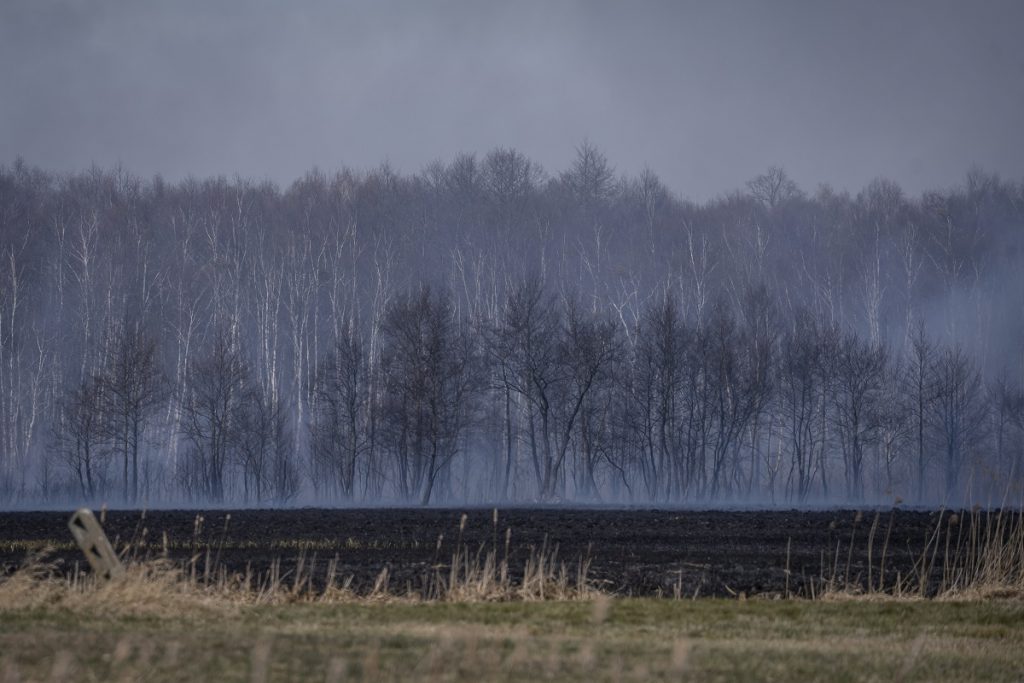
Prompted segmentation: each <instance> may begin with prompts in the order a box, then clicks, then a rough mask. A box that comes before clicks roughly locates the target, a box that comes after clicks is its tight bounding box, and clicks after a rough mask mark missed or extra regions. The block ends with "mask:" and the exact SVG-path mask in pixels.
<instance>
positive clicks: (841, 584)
mask: <svg viewBox="0 0 1024 683" xmlns="http://www.w3.org/2000/svg"><path fill="white" fill-rule="evenodd" d="M895 515H896V511H895V510H894V511H893V513H892V514H890V515H889V521H888V524H887V525H886V526H885V528H884V529H883V528H881V526H880V524H879V520H880V518H881V515H880V513H878V512H876V513H875V515H874V517H873V521H872V523H871V525H870V527H869V528H868V531H867V537H866V540H862V541H858V526H859V523H860V521H861V520H862V515H861V513H859V512H858V513H857V519H856V520H855V524H854V526H853V530H852V531H851V535H850V539H849V541H848V542H847V543H846V544H845V547H844V543H843V541H842V540H841V539H837V541H836V545H835V548H834V549H833V550H830V551H829V555H828V556H827V557H826V556H825V555H824V554H823V556H822V572H821V577H820V579H819V580H818V581H817V582H811V584H810V591H811V595H810V596H809V597H811V598H823V599H829V600H836V599H844V598H845V599H848V598H853V597H857V598H865V597H867V598H918V599H925V598H934V599H942V600H975V599H980V600H984V599H990V598H1013V599H1022V598H1024V514H1022V513H1021V512H1020V511H1012V510H1005V509H997V510H986V509H982V508H981V507H980V506H976V507H974V508H973V509H972V510H969V511H962V510H961V511H950V510H940V511H938V512H937V513H936V520H935V523H934V525H933V526H932V528H931V529H930V531H929V532H928V535H927V537H926V538H925V539H924V544H923V549H922V550H921V551H920V553H919V554H918V556H917V558H916V559H915V561H914V565H913V570H912V571H910V572H908V573H901V572H899V571H896V572H895V574H894V573H893V571H892V570H891V569H890V568H887V566H886V561H887V559H889V557H890V553H891V551H892V547H891V546H890V539H891V533H892V524H893V518H894V517H895ZM858 542H862V543H866V544H867V557H868V561H867V567H866V576H865V575H864V568H862V569H861V570H859V571H857V570H855V569H854V568H853V567H852V564H851V558H852V556H853V548H854V546H855V544H856V543H858ZM876 562H877V564H876Z"/></svg>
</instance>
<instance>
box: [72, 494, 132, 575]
mask: <svg viewBox="0 0 1024 683" xmlns="http://www.w3.org/2000/svg"><path fill="white" fill-rule="evenodd" d="M68 528H69V529H71V535H72V536H74V537H75V541H76V542H77V543H78V547H79V548H81V549H82V552H83V553H85V559H87V560H89V566H91V567H92V570H93V572H95V573H96V575H97V576H101V577H103V578H104V579H112V578H114V577H115V576H120V575H121V574H123V573H124V567H123V566H122V565H121V560H119V559H118V558H117V553H115V552H114V548H113V547H112V546H111V545H110V541H109V540H107V535H106V534H105V533H103V527H101V526H100V523H99V522H97V521H96V517H95V516H94V515H93V514H92V510H90V509H88V508H82V509H81V510H78V511H77V512H75V514H73V515H71V519H69V520H68Z"/></svg>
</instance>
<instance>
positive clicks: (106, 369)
mask: <svg viewBox="0 0 1024 683" xmlns="http://www.w3.org/2000/svg"><path fill="white" fill-rule="evenodd" d="M111 334H112V336H113V337H114V338H113V340H112V342H111V344H110V348H111V351H110V354H109V356H108V357H107V359H106V362H105V363H104V366H103V369H102V371H101V372H100V374H99V376H98V382H99V385H100V389H101V391H100V395H101V396H102V398H103V415H104V422H105V425H106V429H107V432H108V435H109V438H110V441H111V443H112V444H113V446H114V448H115V450H116V451H117V452H118V453H119V454H120V455H121V461H122V488H121V495H122V496H123V498H124V500H125V501H130V502H134V501H136V500H137V499H138V495H139V446H140V443H141V439H142V437H143V434H144V432H145V429H146V425H147V423H148V422H149V420H150V419H151V418H152V417H153V415H154V414H155V413H156V412H157V410H158V409H159V408H160V406H161V404H162V403H163V401H164V400H165V399H166V396H167V391H166V383H165V381H164V377H163V373H162V372H161V371H160V368H159V365H158V362H157V354H156V350H157V347H156V339H154V338H153V337H151V336H149V335H147V334H146V333H145V332H144V331H142V330H141V329H140V328H139V327H138V326H134V325H125V326H121V327H119V328H115V329H114V330H113V331H112V333H111Z"/></svg>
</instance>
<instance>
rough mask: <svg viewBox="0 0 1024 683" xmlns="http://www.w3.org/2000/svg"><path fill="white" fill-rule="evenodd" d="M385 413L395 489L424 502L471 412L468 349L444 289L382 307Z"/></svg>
mask: <svg viewBox="0 0 1024 683" xmlns="http://www.w3.org/2000/svg"><path fill="white" fill-rule="evenodd" d="M382 333H383V340H382V342H383V346H382V350H381V371H382V374H383V384H384V387H383V388H384V394H385V396H384V420H385V428H386V430H387V436H388V441H389V443H390V446H391V449H392V453H393V456H394V460H395V466H396V470H397V480H398V485H399V492H400V494H401V495H402V496H403V497H405V498H412V497H413V496H416V497H417V498H418V499H419V502H420V504H422V505H427V504H428V503H430V501H431V498H432V496H433V493H434V489H435V486H436V484H437V482H438V478H439V476H440V475H441V474H442V472H443V471H445V469H446V468H447V466H448V465H449V464H450V463H451V461H452V459H453V458H454V457H455V456H456V455H457V453H458V452H459V447H460V437H461V436H462V435H463V431H464V430H465V429H466V427H467V426H468V423H469V420H470V411H471V409H472V406H471V405H470V400H469V398H470V394H471V392H472V391H473V389H474V386H475V384H474V379H475V378H474V371H475V368H474V364H475V359H474V353H473V351H472V349H471V344H470V340H469V336H468V335H467V334H466V333H465V332H464V331H463V330H462V329H460V327H459V325H458V321H457V320H455V318H454V315H453V311H452V307H451V302H450V300H449V299H448V297H447V295H445V294H434V293H433V292H432V291H431V290H430V288H429V287H423V288H421V289H420V290H419V291H418V292H415V293H410V294H405V295H402V296H398V297H396V298H395V300H394V301H393V302H392V303H391V305H390V306H389V308H388V311H387V314H386V315H385V320H384V326H383V329H382Z"/></svg>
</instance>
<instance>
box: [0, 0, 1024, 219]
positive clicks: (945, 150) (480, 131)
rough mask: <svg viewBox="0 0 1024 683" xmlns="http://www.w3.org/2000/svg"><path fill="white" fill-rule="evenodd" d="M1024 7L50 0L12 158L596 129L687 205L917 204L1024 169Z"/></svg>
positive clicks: (545, 159)
mask: <svg viewBox="0 0 1024 683" xmlns="http://www.w3.org/2000/svg"><path fill="white" fill-rule="evenodd" d="M1022 23H1024V6H1022V5H1021V3H1019V2H1015V1H1014V0H1007V1H1000V0H989V1H986V2H971V3H964V2H951V1H945V0H941V1H932V0H927V1H924V0H911V1H907V2H898V3H894V2H881V1H870V2H858V3H838V2H798V1H793V0H787V1H784V2H771V3H765V2H715V3H693V2H654V1H650V2H640V3H615V2H516V3H479V2H431V3H423V2H373V3H352V2H341V3H338V2H300V3H287V4H282V3H273V2H244V3H242V2H225V3H209V2H173V3H132V2H110V1H107V2H53V1H51V0H43V1H39V2H36V1H32V2H28V1H25V0H16V1H15V2H8V3H4V7H3V8H2V9H0V64H2V65H3V66H2V67H0V91H2V92H3V93H5V95H4V96H3V97H2V98H0V122H2V125H0V158H2V159H6V160H8V161H9V160H12V159H13V158H14V157H15V156H23V157H25V158H26V159H27V160H29V161H30V162H31V163H34V164H38V165H40V166H43V167H45V168H48V169H53V170H64V171H70V170H78V169H82V168H86V167H88V166H90V165H91V164H94V163H95V164H98V165H100V166H103V167H110V166H113V165H116V164H123V165H124V166H125V167H126V168H129V169H131V170H132V171H133V172H136V173H141V174H143V175H152V174H157V173H159V174H163V175H164V176H165V177H167V178H168V179H171V180H176V179H180V178H183V177H186V176H189V175H195V176H198V177H206V176H211V175H218V174H227V175H228V176H231V175H234V174H236V173H238V174H241V175H242V176H244V177H253V178H256V179H264V178H268V179H272V180H274V181H277V182H278V183H280V184H283V185H287V184H289V183H290V182H292V181H293V180H295V179H296V178H298V177H299V176H301V175H302V174H303V173H304V172H305V171H306V170H307V169H309V168H310V167H312V166H319V167H321V168H325V169H328V170H332V169H337V168H341V167H342V166H348V167H354V168H362V169H365V168H370V167H373V166H376V165H377V164H378V163H380V162H381V160H387V161H388V162H390V163H391V164H392V165H393V166H394V167H396V168H397V169H398V170H401V171H404V172H417V171H420V170H421V169H422V168H423V167H425V166H426V165H427V164H428V163H429V162H431V161H433V160H435V159H447V158H449V157H450V156H451V154H452V153H453V152H455V151H459V150H464V151H478V150H486V149H491V148H493V147H496V146H506V147H514V148H516V149H518V150H520V151H522V152H523V153H525V154H526V155H527V156H529V157H530V158H531V159H533V160H535V161H537V162H539V163H540V164H542V165H543V166H544V167H546V168H549V169H551V168H564V167H566V166H567V165H568V164H569V163H570V162H571V160H572V158H573V155H574V147H575V146H576V145H577V144H578V143H579V142H580V141H581V140H583V139H585V138H586V139H589V140H591V141H592V142H595V143H596V144H598V145H600V147H601V148H602V149H603V150H604V151H605V152H606V153H607V155H608V156H609V158H610V159H612V160H613V161H614V163H615V166H616V169H617V170H618V171H619V172H623V173H628V174H631V175H632V174H636V173H638V172H639V171H640V170H641V169H642V168H643V167H644V166H645V165H646V166H649V167H650V168H652V169H653V170H654V171H655V172H657V173H658V174H659V176H661V177H662V179H663V180H664V181H665V183H666V185H668V187H669V188H670V189H671V190H672V191H673V192H675V193H676V194H678V195H679V196H681V197H689V198H693V199H696V200H699V201H703V200H705V199H708V198H711V197H714V196H716V195H719V194H721V193H723V192H727V191H731V190H732V189H734V188H736V187H740V186H741V185H742V184H743V183H744V182H745V181H746V180H747V179H749V178H751V177H753V176H754V175H755V174H757V173H760V172H762V171H763V170H764V169H765V168H767V167H768V166H771V165H780V166H782V167H784V168H786V169H787V171H788V172H789V174H790V175H791V176H792V177H793V178H794V179H795V180H796V181H797V182H798V183H800V184H801V185H802V186H804V187H807V188H811V189H813V188H814V187H816V186H817V185H818V184H819V183H829V184H832V185H833V186H835V187H837V188H838V189H848V190H850V191H856V190H858V189H859V188H861V187H863V186H864V185H865V184H866V183H867V182H868V181H870V180H871V179H872V178H874V177H876V176H879V175H884V176H886V177H889V178H892V179H893V180H895V181H897V182H899V183H900V184H901V186H902V187H904V188H905V189H906V190H907V191H909V192H911V193H918V192H920V191H922V190H924V189H929V188H944V187H949V186H951V185H953V184H955V183H956V182H958V181H959V180H960V179H961V178H962V175H963V172H964V169H966V168H969V167H970V166H972V165H974V164H978V165H980V166H981V167H983V168H985V169H987V170H989V171H993V172H997V173H1000V174H1002V175H1004V176H1007V177H1010V178H1015V179H1016V178H1020V177H1022V176H1024V162H1022V159H1024V135H1021V134H1020V125H1019V122H1020V121H1021V120H1024V41H1021V40H1020V36H1019V28H1020V26H1021V25H1022Z"/></svg>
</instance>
